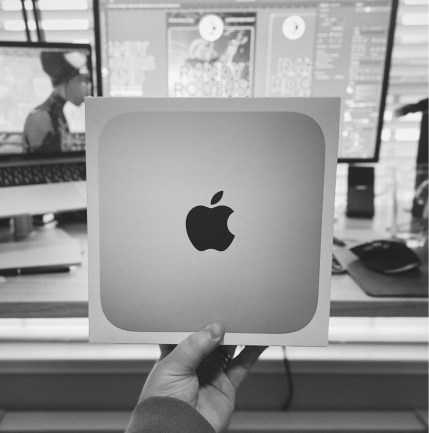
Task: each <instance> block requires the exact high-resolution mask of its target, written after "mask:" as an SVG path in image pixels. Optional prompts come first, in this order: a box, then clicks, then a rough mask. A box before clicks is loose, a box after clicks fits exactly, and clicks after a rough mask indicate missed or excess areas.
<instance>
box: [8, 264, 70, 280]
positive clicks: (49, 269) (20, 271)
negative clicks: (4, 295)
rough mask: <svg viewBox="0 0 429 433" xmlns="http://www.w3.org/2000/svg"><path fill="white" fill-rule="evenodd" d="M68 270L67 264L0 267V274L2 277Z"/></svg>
mask: <svg viewBox="0 0 429 433" xmlns="http://www.w3.org/2000/svg"><path fill="white" fill-rule="evenodd" d="M64 272H70V268H69V267H68V266H60V267H58V266H54V267H41V268H22V269H1V270H0V275H1V276H4V277H13V276H18V275H30V274H56V273H64Z"/></svg>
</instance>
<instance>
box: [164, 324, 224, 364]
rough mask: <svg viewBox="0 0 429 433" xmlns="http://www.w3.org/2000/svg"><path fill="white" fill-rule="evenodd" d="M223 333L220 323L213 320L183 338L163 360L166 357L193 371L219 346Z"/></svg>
mask: <svg viewBox="0 0 429 433" xmlns="http://www.w3.org/2000/svg"><path fill="white" fill-rule="evenodd" d="M224 335H225V329H224V327H223V326H222V324H221V323H219V322H214V323H212V324H210V325H208V326H207V327H206V328H204V329H202V330H201V331H199V332H196V333H194V334H192V335H190V336H189V337H188V338H186V339H185V340H183V341H182V342H181V343H180V344H178V345H177V346H176V348H175V349H174V350H173V351H172V352H171V353H170V354H169V355H168V357H167V358H166V359H165V360H167V359H168V360H169V362H170V363H174V364H176V365H177V366H179V367H180V369H183V370H185V371H186V372H193V371H195V370H196V369H197V368H198V366H199V365H200V363H201V361H202V360H203V359H204V358H205V357H206V356H207V355H209V354H210V353H211V352H213V350H215V349H216V347H217V346H219V344H220V342H221V341H222V339H223V336H224Z"/></svg>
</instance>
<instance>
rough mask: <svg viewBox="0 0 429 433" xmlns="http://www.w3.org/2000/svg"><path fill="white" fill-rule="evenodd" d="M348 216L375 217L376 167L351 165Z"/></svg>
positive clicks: (349, 171)
mask: <svg viewBox="0 0 429 433" xmlns="http://www.w3.org/2000/svg"><path fill="white" fill-rule="evenodd" d="M346 215H347V216H348V217H354V218H372V217H373V216H374V167H368V166H357V165H349V170H348V188H347V210H346Z"/></svg>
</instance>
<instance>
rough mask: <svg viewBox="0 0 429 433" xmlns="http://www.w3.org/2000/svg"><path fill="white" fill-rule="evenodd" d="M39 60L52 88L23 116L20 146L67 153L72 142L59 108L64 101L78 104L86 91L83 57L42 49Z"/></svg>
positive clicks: (79, 54) (85, 67) (38, 150)
mask: <svg viewBox="0 0 429 433" xmlns="http://www.w3.org/2000/svg"><path fill="white" fill-rule="evenodd" d="M40 60H41V63H42V68H43V70H44V71H45V72H46V73H47V74H48V75H49V77H50V79H51V82H52V86H53V88H54V89H53V92H52V93H51V95H50V96H49V97H48V99H47V100H46V101H45V102H43V103H42V104H40V105H38V106H37V107H36V108H34V110H32V111H31V113H30V114H29V115H28V116H27V119H26V121H25V125H24V147H25V149H26V151H27V152H30V153H35V152H47V153H58V152H68V151H70V150H72V144H73V143H72V137H71V134H70V130H69V126H68V123H67V120H66V118H65V116H64V111H63V109H64V105H65V104H66V102H67V101H70V102H71V103H72V104H74V105H76V106H80V105H81V104H82V103H83V102H84V98H85V96H88V95H89V94H90V91H91V88H90V80H89V73H88V69H87V58H86V56H85V55H84V54H83V53H80V52H78V51H76V52H69V53H64V52H61V51H43V52H42V53H41V55H40Z"/></svg>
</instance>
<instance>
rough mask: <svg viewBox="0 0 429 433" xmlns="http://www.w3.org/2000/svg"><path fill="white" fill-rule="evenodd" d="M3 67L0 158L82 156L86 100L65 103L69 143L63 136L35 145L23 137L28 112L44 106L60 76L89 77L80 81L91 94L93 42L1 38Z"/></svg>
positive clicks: (0, 84) (0, 94)
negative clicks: (75, 42)
mask: <svg viewBox="0 0 429 433" xmlns="http://www.w3.org/2000/svg"><path fill="white" fill-rule="evenodd" d="M0 70H1V71H2V82H1V83H0V161H5V160H7V159H11V158H14V159H15V160H20V161H23V160H26V159H35V158H40V157H41V155H43V157H56V156H61V157H66V156H78V155H80V156H84V154H85V111H84V110H85V109H84V104H83V103H81V102H83V98H82V101H81V100H79V101H75V102H76V104H74V103H73V102H72V101H70V100H67V102H66V103H65V105H64V107H63V112H64V115H65V119H66V123H67V129H68V132H69V133H68V134H67V144H65V143H64V140H62V143H61V144H60V143H58V145H55V144H52V143H51V145H49V146H45V147H43V146H40V147H39V148H37V149H36V148H35V146H32V144H31V143H30V142H29V140H28V137H25V130H27V128H28V127H29V126H28V120H29V119H30V117H29V115H30V113H32V112H34V111H37V109H38V108H40V107H41V106H42V104H46V101H47V100H48V98H50V96H51V95H52V93H53V88H54V87H55V85H58V84H60V81H61V80H64V79H66V78H68V77H69V76H70V77H71V76H72V75H73V74H78V73H79V74H80V75H82V76H85V83H82V85H85V86H86V90H87V93H92V89H91V88H92V67H91V47H90V45H87V44H64V43H27V42H0ZM67 99H70V98H67ZM39 111H40V110H39ZM39 117H40V116H39ZM36 120H37V119H36ZM42 120H43V119H42ZM60 129H61V128H60ZM51 141H54V140H51ZM58 141H60V140H58Z"/></svg>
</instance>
